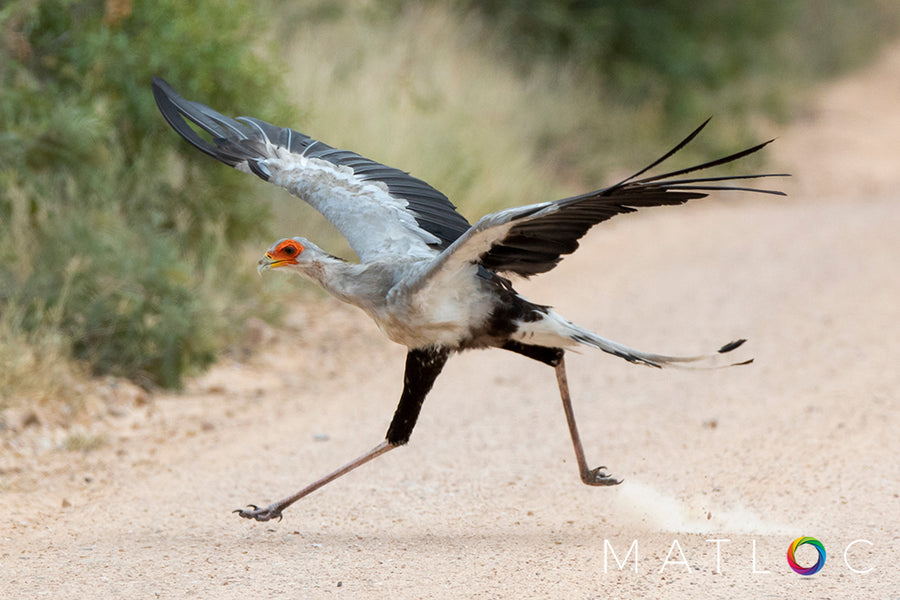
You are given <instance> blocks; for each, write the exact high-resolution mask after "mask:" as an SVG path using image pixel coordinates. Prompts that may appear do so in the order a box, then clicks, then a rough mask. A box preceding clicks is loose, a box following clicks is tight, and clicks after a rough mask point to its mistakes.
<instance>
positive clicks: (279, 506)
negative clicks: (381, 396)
mask: <svg viewBox="0 0 900 600" xmlns="http://www.w3.org/2000/svg"><path fill="white" fill-rule="evenodd" d="M396 447H397V446H394V445H392V444H390V443H389V442H387V441H384V442H381V443H380V444H378V445H377V446H375V447H374V448H372V449H371V450H369V451H368V452H366V453H365V454H363V455H362V456H360V457H359V458H356V459H354V460H352V461H350V462H349V463H347V464H346V465H344V466H343V467H341V468H340V469H336V470H334V471H332V472H331V473H329V474H328V475H326V476H325V477H322V478H321V479H318V480H316V481H314V482H312V483H311V484H309V485H308V486H306V487H305V488H303V489H302V490H300V491H299V492H297V493H296V494H293V495H291V496H288V497H287V498H284V499H282V500H279V501H278V502H276V503H274V504H271V505H269V506H267V507H266V508H259V507H258V506H256V505H255V504H250V505H248V506H247V508H239V509H237V510H236V511H234V512H236V513H237V514H239V515H240V516H242V517H244V518H245V519H256V520H257V521H268V520H270V519H275V518H277V519H278V520H279V521H280V520H281V513H282V511H284V509H286V508H287V507H288V506H290V505H291V504H293V503H294V502H296V501H297V500H299V499H300V498H303V497H304V496H307V495H309V494H311V493H313V492H314V491H316V490H317V489H319V488H320V487H322V486H324V485H325V484H327V483H331V482H332V481H334V480H335V479H337V478H338V477H340V476H342V475H346V474H347V473H349V472H350V471H352V470H353V469H355V468H356V467H360V466H362V465H364V464H366V463H367V462H369V461H370V460H372V459H373V458H377V457H379V456H381V455H382V454H384V453H385V452H387V451H388V450H393V449H394V448H396Z"/></svg>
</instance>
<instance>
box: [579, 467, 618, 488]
mask: <svg viewBox="0 0 900 600" xmlns="http://www.w3.org/2000/svg"><path fill="white" fill-rule="evenodd" d="M604 469H606V467H597V468H596V469H591V470H590V471H588V472H587V473H582V474H581V481H583V482H584V483H586V484H587V485H598V486H599V485H619V484H620V483H622V480H621V479H616V478H615V477H613V476H612V475H609V474H608V473H605V472H604Z"/></svg>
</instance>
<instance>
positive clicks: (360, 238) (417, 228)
mask: <svg viewBox="0 0 900 600" xmlns="http://www.w3.org/2000/svg"><path fill="white" fill-rule="evenodd" d="M153 95H154V97H155V98H156V103H157V105H158V106H159V109H160V111H161V112H162V114H163V116H164V117H165V119H166V121H168V123H169V124H170V125H171V126H172V128H173V129H175V131H176V132H178V133H179V134H180V135H181V136H182V137H183V138H184V139H185V140H187V141H188V142H190V143H191V144H193V145H194V146H195V147H197V148H198V149H199V150H201V151H203V152H204V153H206V154H208V155H210V156H212V157H213V158H216V159H217V160H219V161H221V162H223V163H225V164H227V165H230V166H232V167H234V168H236V169H239V170H241V171H244V172H247V173H252V174H254V175H256V176H258V177H259V178H261V179H263V180H265V181H270V182H272V183H274V184H276V185H279V186H281V187H283V188H285V189H286V190H288V191H289V192H290V193H291V194H293V195H295V196H297V197H298V198H300V199H302V200H304V201H305V202H307V203H308V204H310V205H311V206H312V207H313V208H315V209H316V210H317V211H319V212H320V213H322V215H324V216H325V218H326V219H328V220H329V221H331V222H332V223H333V224H334V225H335V227H337V229H338V230H339V231H340V232H341V234H343V235H344V237H345V238H347V241H348V242H349V244H350V246H351V247H352V248H353V250H354V251H355V252H356V253H357V255H358V256H359V258H360V260H362V261H364V262H369V261H379V260H393V261H396V260H398V259H400V258H401V257H402V258H403V259H406V260H414V259H418V258H431V257H434V256H435V255H437V254H438V253H439V252H440V251H441V250H443V249H444V248H446V247H448V246H449V245H450V244H451V243H452V242H453V241H454V240H455V239H456V238H458V237H459V236H460V235H462V234H463V233H464V232H465V231H466V230H468V228H469V223H468V221H466V219H465V218H464V217H463V216H462V215H460V214H459V213H458V212H456V208H455V207H454V206H453V204H452V203H451V202H450V200H449V199H448V198H447V197H446V196H445V195H444V194H442V193H441V192H439V191H438V190H436V189H434V188H433V187H431V186H430V185H428V184H427V183H425V182H424V181H422V180H421V179H417V178H415V177H412V176H410V175H409V174H408V173H405V172H403V171H401V170H399V169H395V168H392V167H388V166H385V165H382V164H380V163H377V162H375V161H373V160H370V159H367V158H364V157H362V156H360V155H358V154H356V153H354V152H349V151H347V150H339V149H336V148H332V147H331V146H329V145H327V144H324V143H322V142H320V141H318V140H315V139H313V138H311V137H309V136H307V135H304V134H302V133H299V132H297V131H294V130H292V129H288V128H282V127H276V126H274V125H271V124H269V123H266V122H265V121H261V120H259V119H256V118H253V117H238V118H237V119H232V118H230V117H226V116H224V115H222V114H220V113H218V112H216V111H215V110H213V109H211V108H209V107H208V106H206V105H204V104H200V103H199V102H192V101H190V100H185V99H184V98H182V97H181V96H180V95H178V93H176V92H175V90H174V89H172V87H171V86H170V85H169V84H168V83H166V82H165V81H164V80H162V79H159V78H154V79H153ZM188 121H190V122H191V123H193V124H194V125H196V126H197V127H199V128H200V129H202V130H203V131H205V132H206V133H207V134H208V135H209V136H211V138H212V139H211V141H210V140H207V139H205V138H204V137H202V136H201V135H200V134H199V133H198V132H197V131H196V130H195V129H194V128H192V127H191V126H190V125H189V124H188Z"/></svg>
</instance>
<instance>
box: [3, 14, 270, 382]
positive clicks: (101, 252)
mask: <svg viewBox="0 0 900 600" xmlns="http://www.w3.org/2000/svg"><path fill="white" fill-rule="evenodd" d="M264 12H265V11H259V10H258V3H256V2H252V1H251V0H230V1H228V2H219V1H213V0H204V1H201V2H182V1H180V0H158V1H154V2H135V3H134V4H132V2H131V0H106V1H105V2H102V1H99V0H40V1H37V2H35V1H33V0H14V1H13V2H10V3H7V4H5V5H4V6H3V8H2V9H0V36H2V45H0V90H2V91H0V94H2V95H0V310H3V311H5V312H15V313H16V314H17V315H20V318H17V319H16V320H15V323H16V324H17V327H18V328H19V329H21V330H22V331H19V332H18V333H25V334H27V333H28V332H38V331H40V332H42V335H44V334H46V332H47V327H48V323H49V324H50V325H52V328H53V329H54V330H58V331H59V332H61V333H62V334H63V338H64V339H67V340H69V344H68V347H67V348H66V352H67V353H68V354H69V355H70V356H71V357H74V358H76V359H81V360H84V361H87V362H88V363H89V364H90V366H91V368H92V370H93V371H94V372H95V373H113V374H117V375H122V376H126V377H130V378H132V379H135V380H137V381H139V382H142V383H145V384H158V385H163V386H176V387H177V386H178V385H179V384H180V383H181V380H182V377H183V375H184V374H185V373H187V372H190V371H191V370H194V369H196V368H199V367H203V366H205V365H208V364H209V363H210V362H211V361H212V360H213V358H214V356H215V354H216V350H217V349H218V348H220V347H221V346H222V342H223V339H224V337H225V336H227V335H228V334H229V332H230V330H231V327H229V324H230V323H232V322H233V321H235V320H239V318H240V317H241V316H242V314H243V313H244V312H245V311H246V310H247V309H248V308H249V307H250V305H248V301H244V300H242V298H244V297H246V296H247V294H246V289H247V287H248V286H247V281H248V280H249V278H250V277H251V276H252V263H251V267H247V268H246V269H245V270H244V271H245V274H244V275H239V274H237V272H239V271H238V269H237V267H235V266H234V265H233V262H234V261H235V257H236V256H240V252H241V249H242V247H243V246H242V244H243V242H244V241H245V240H247V239H248V238H253V239H254V241H255V242H257V243H258V241H259V237H260V236H261V235H263V233H264V231H265V228H266V226H267V224H268V223H267V221H268V218H267V215H266V212H265V209H264V207H263V206H261V205H260V204H259V203H254V202H252V201H245V200H244V199H243V198H242V196H246V194H241V193H240V192H241V191H242V190H246V189H247V188H246V187H245V186H247V185H249V184H250V179H249V178H246V177H242V176H241V174H239V173H234V174H232V173H231V172H229V170H228V169H225V168H217V167H216V166H215V165H214V164H213V163H212V162H211V161H210V159H208V158H207V157H205V156H203V155H202V154H200V153H198V152H196V150H194V149H193V148H190V147H189V146H188V145H187V144H184V143H182V141H181V140H180V139H179V138H178V137H177V136H176V135H174V134H173V133H172V131H171V130H170V129H169V127H168V125H166V123H165V122H164V120H163V119H162V118H161V116H160V115H159V113H158V111H157V109H156V106H155V104H154V101H153V97H152V94H151V92H150V79H151V77H152V76H153V75H159V76H162V77H165V78H167V79H169V80H170V81H172V83H173V84H175V85H177V86H178V87H179V89H181V90H183V91H184V94H185V95H187V96H189V97H201V98H208V99H210V101H211V102H212V101H214V103H215V105H216V106H217V107H219V108H221V109H223V110H226V111H228V110H237V109H238V107H241V110H243V109H244V107H248V106H253V107H255V108H257V109H259V110H260V111H262V112H263V113H264V114H268V115H271V116H273V117H274V116H276V115H278V114H283V113H284V112H285V111H284V108H285V107H284V106H282V105H278V104H275V103H274V102H273V100H272V99H277V98H280V97H282V94H281V93H280V92H281V89H280V87H279V83H278V79H277V77H276V74H277V69H276V68H275V66H274V65H276V64H277V63H275V62H274V61H273V58H272V57H273V56H274V53H273V52H270V51H267V50H266V49H267V45H266V43H265V42H264V41H263V40H262V39H261V38H260V36H259V35H258V34H257V32H258V31H260V30H265V23H264V22H263V21H262V20H261V18H260V17H258V16H256V15H259V14H262V13H264ZM263 239H267V238H265V237H264V238H263ZM250 303H251V304H252V300H251V301H250ZM5 330H6V331H7V333H8V334H11V332H10V330H9V326H8V324H7V327H6V328H5ZM0 335H3V334H2V332H0ZM10 339H11V338H10V336H9V335H8V336H7V340H0V344H3V343H4V342H6V343H13V342H12V341H10ZM15 339H16V340H21V339H22V338H21V337H16V338H15ZM26 339H27V335H26ZM15 343H21V342H20V341H19V342H15Z"/></svg>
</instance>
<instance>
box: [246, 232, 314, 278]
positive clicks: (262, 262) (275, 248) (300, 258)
mask: <svg viewBox="0 0 900 600" xmlns="http://www.w3.org/2000/svg"><path fill="white" fill-rule="evenodd" d="M307 248H310V244H309V242H307V241H306V240H304V239H303V238H285V239H283V240H278V241H277V242H275V243H274V244H272V245H271V246H270V247H269V249H268V250H266V255H265V256H263V257H262V258H261V259H259V263H257V266H256V271H257V272H258V273H262V272H263V271H265V270H267V269H274V268H276V267H298V266H300V265H301V263H303V262H306V258H307V257H306V256H304V252H305V251H306V250H307Z"/></svg>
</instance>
